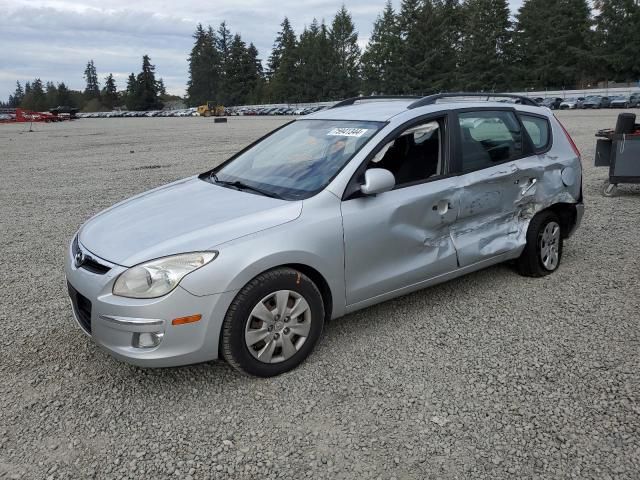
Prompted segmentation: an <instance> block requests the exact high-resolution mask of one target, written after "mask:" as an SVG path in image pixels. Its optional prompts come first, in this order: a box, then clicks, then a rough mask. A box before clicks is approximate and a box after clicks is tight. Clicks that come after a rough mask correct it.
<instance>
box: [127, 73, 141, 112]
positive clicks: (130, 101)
mask: <svg viewBox="0 0 640 480" xmlns="http://www.w3.org/2000/svg"><path fill="white" fill-rule="evenodd" d="M125 105H126V107H127V109H128V110H138V108H139V101H138V82H137V81H136V76H135V75H134V74H133V72H132V73H131V75H129V78H128V79H127V89H126V91H125Z"/></svg>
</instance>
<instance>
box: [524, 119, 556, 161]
mask: <svg viewBox="0 0 640 480" xmlns="http://www.w3.org/2000/svg"><path fill="white" fill-rule="evenodd" d="M520 118H521V119H522V124H523V125H524V128H525V130H526V131H527V133H528V134H529V138H530V139H531V142H532V143H533V148H534V151H535V152H536V153H540V152H543V151H544V150H546V149H547V146H548V145H549V140H550V139H551V127H550V126H549V120H547V119H546V118H542V117H534V116H532V115H522V114H521V115H520Z"/></svg>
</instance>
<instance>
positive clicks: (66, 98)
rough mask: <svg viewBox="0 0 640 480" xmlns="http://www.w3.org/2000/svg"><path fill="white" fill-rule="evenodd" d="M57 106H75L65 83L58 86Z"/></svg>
mask: <svg viewBox="0 0 640 480" xmlns="http://www.w3.org/2000/svg"><path fill="white" fill-rule="evenodd" d="M55 103H56V105H60V106H65V107H66V106H71V107H72V106H75V105H74V103H73V101H72V100H71V92H69V89H68V88H67V86H66V85H65V83H64V82H60V83H59V84H58V96H57V98H56V102H55Z"/></svg>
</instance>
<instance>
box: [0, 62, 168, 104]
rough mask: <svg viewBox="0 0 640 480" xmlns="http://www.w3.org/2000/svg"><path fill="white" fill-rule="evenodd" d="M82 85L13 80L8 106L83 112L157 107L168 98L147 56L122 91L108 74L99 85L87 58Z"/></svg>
mask: <svg viewBox="0 0 640 480" xmlns="http://www.w3.org/2000/svg"><path fill="white" fill-rule="evenodd" d="M84 79H85V82H86V87H85V89H84V91H83V92H79V91H75V90H69V88H68V87H67V86H66V85H65V83H64V82H61V83H58V84H57V85H56V84H54V83H53V82H47V83H46V84H44V83H43V82H42V80H41V79H39V78H36V79H35V80H33V81H32V82H25V84H24V88H23V87H22V84H21V83H20V82H16V89H15V91H14V92H13V94H11V95H9V101H8V102H7V104H6V105H7V106H8V107H22V108H24V109H26V110H34V111H46V110H50V109H52V108H54V107H57V106H69V107H75V108H79V109H82V110H83V111H87V112H97V111H102V110H113V109H114V108H117V107H126V108H127V109H129V110H159V109H161V108H162V105H163V103H162V99H163V98H168V97H167V92H166V89H165V86H164V82H163V81H162V78H160V79H158V80H156V78H155V66H154V65H152V64H151V59H150V58H149V56H148V55H144V56H143V57H142V71H141V72H140V73H139V74H138V75H137V76H136V75H135V74H134V73H131V75H130V76H129V79H128V82H127V88H126V90H124V91H120V92H119V91H118V87H117V85H116V81H115V78H114V76H113V74H112V73H110V74H108V75H107V76H106V77H105V79H104V87H103V88H102V89H101V88H100V81H99V80H98V73H97V70H96V66H95V64H94V62H93V60H89V62H88V63H87V66H86V68H85V70H84Z"/></svg>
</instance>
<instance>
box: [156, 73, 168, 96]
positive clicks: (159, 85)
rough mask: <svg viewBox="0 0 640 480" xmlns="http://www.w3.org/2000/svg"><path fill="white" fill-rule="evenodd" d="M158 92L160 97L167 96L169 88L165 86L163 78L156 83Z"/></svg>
mask: <svg viewBox="0 0 640 480" xmlns="http://www.w3.org/2000/svg"><path fill="white" fill-rule="evenodd" d="M156 90H157V91H158V96H160V97H162V96H165V95H166V94H167V87H165V86H164V80H163V79H162V78H160V79H158V81H157V82H156Z"/></svg>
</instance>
